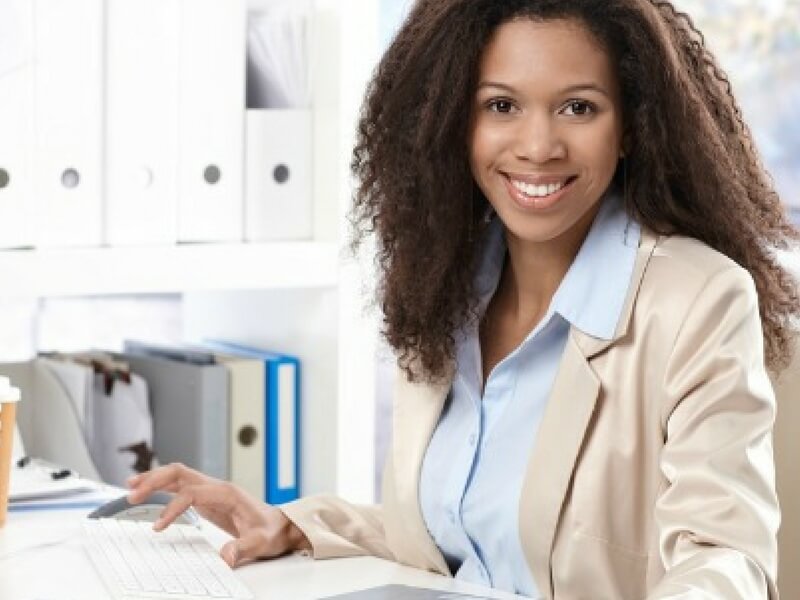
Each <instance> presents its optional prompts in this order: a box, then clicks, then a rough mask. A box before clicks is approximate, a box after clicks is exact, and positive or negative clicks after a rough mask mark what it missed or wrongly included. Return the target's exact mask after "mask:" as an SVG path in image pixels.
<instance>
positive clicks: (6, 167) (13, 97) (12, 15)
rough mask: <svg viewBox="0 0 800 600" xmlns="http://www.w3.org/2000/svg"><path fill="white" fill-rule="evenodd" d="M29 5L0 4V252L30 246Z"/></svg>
mask: <svg viewBox="0 0 800 600" xmlns="http://www.w3.org/2000/svg"><path fill="white" fill-rule="evenodd" d="M33 57H34V49H33V5H32V4H31V2H30V0H3V2H0V248H16V247H22V246H32V245H33V244H34V231H33V215H34V211H33V206H32V203H33Z"/></svg>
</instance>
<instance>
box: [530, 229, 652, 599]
mask: <svg viewBox="0 0 800 600" xmlns="http://www.w3.org/2000/svg"><path fill="white" fill-rule="evenodd" d="M656 242H657V236H656V235H655V234H654V233H653V232H652V231H650V230H648V229H646V228H642V236H641V240H640V244H639V249H638V251H637V256H636V263H635V265H634V269H633V274H632V276H631V283H630V287H629V289H628V295H627V297H626V300H625V304H624V306H623V309H622V314H621V316H620V320H619V324H618V326H617V330H616V332H615V334H614V337H613V338H612V339H611V340H603V339H599V338H593V337H591V336H589V335H587V334H585V333H583V332H581V331H580V330H579V329H577V328H575V327H572V328H571V329H570V335H569V338H568V340H567V344H566V346H565V348H564V354H563V356H562V358H561V363H560V365H559V370H558V373H557V375H556V378H555V381H554V382H553V389H552V391H551V393H550V399H549V401H548V403H547V408H546V409H545V413H544V416H543V418H542V422H541V425H540V426H539V431H538V433H537V436H536V442H535V444H534V448H533V451H532V453H531V457H530V460H529V462H528V468H527V472H526V474H525V479H524V483H523V487H522V495H521V498H520V514H519V523H520V536H521V540H522V547H523V549H524V551H525V554H526V558H527V559H528V564H529V565H531V566H532V569H533V577H534V579H535V581H536V584H537V586H538V588H539V590H540V591H541V592H542V593H543V594H544V595H545V597H548V598H552V596H553V585H552V578H551V563H550V557H551V553H552V550H553V544H554V541H555V535H556V528H557V526H558V521H559V517H560V515H561V509H562V506H563V504H564V500H565V498H566V495H567V490H568V488H569V483H570V481H571V479H572V473H573V471H574V469H575V463H576V460H577V457H578V452H579V451H580V448H581V445H582V444H583V439H584V436H585V435H586V431H587V429H588V427H589V423H590V420H591V417H592V414H593V412H594V409H595V404H596V402H597V398H598V395H599V393H600V387H601V382H600V380H599V379H598V377H597V375H595V373H594V370H593V369H592V367H591V365H590V360H591V359H592V358H593V357H595V356H597V355H598V354H599V353H601V352H603V351H604V350H605V349H606V348H608V347H609V346H611V345H612V344H613V343H614V342H615V341H616V340H618V339H620V338H621V337H623V336H624V335H625V334H626V333H627V331H628V327H629V324H630V320H631V315H632V313H633V306H634V303H635V301H636V297H637V295H638V292H639V288H640V286H641V283H642V279H643V276H644V272H645V269H646V267H647V264H648V262H649V260H650V257H651V256H652V253H653V249H654V248H655V245H656ZM554 448H557V449H558V450H557V451H556V452H554V451H553V449H554Z"/></svg>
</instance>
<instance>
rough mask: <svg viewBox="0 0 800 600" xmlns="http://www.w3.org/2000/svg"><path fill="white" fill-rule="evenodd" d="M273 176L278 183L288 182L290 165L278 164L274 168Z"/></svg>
mask: <svg viewBox="0 0 800 600" xmlns="http://www.w3.org/2000/svg"><path fill="white" fill-rule="evenodd" d="M272 177H273V178H274V179H275V181H277V182H278V183H286V182H287V181H289V167H287V166H286V165H283V164H281V165H278V166H276V167H275V168H274V169H273V170H272Z"/></svg>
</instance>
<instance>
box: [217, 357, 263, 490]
mask: <svg viewBox="0 0 800 600" xmlns="http://www.w3.org/2000/svg"><path fill="white" fill-rule="evenodd" d="M214 357H215V358H216V360H217V362H218V363H219V364H222V365H224V366H225V368H226V369H227V370H228V382H229V396H228V399H229V402H230V407H229V408H230V437H229V444H230V481H231V482H233V483H235V484H236V485H238V486H239V487H241V488H242V489H244V490H245V491H247V492H249V493H250V494H252V495H253V496H254V497H255V498H258V499H259V500H265V501H266V500H267V482H266V473H267V466H266V435H265V426H266V422H267V417H266V403H265V401H264V399H265V398H266V395H267V390H266V381H267V375H266V367H265V363H264V361H263V360H260V359H255V358H246V357H242V356H236V355H234V354H225V353H221V352H215V353H214Z"/></svg>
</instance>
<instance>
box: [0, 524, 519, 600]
mask: <svg viewBox="0 0 800 600" xmlns="http://www.w3.org/2000/svg"><path fill="white" fill-rule="evenodd" d="M88 512H89V511H88V510H85V509H82V510H77V509H76V510H60V511H50V512H25V513H15V512H11V513H9V515H8V521H7V522H6V525H5V527H4V528H3V529H0V599H2V600H101V599H102V600H108V592H106V591H105V589H104V587H103V584H102V582H101V580H100V579H99V577H98V576H97V574H96V572H95V570H94V567H93V566H92V563H91V562H90V561H89V559H88V557H87V556H86V554H85V552H84V551H83V548H82V546H81V544H82V541H81V540H82V530H81V524H80V522H81V520H82V519H83V518H84V517H85V515H86V514H87V513H88ZM206 531H207V532H208V535H209V538H210V539H211V541H212V543H214V544H216V545H218V546H219V545H221V544H222V542H223V541H224V540H225V539H226V537H225V534H224V533H223V532H221V531H219V530H218V529H216V528H210V529H209V528H206ZM236 572H237V574H238V575H239V577H240V578H241V580H242V581H243V582H244V583H245V584H246V585H247V586H248V587H249V588H250V589H251V590H252V591H253V593H254V594H255V595H256V598H258V599H259V600H312V599H316V598H322V597H325V596H331V595H334V594H341V593H344V592H348V591H354V590H359V589H365V588H369V587H374V586H378V585H383V584H387V583H402V584H407V585H415V586H419V587H428V588H435V589H441V590H445V591H451V592H462V593H468V594H473V595H476V596H479V597H485V598H492V599H499V600H510V599H512V598H520V596H514V595H511V594H504V593H501V592H496V591H493V590H490V589H487V588H484V587H479V586H474V585H468V584H464V583H459V582H456V581H455V580H453V579H450V578H447V577H441V576H439V575H434V574H432V573H427V572H425V571H419V570H417V569H412V568H409V567H404V566H401V565H398V564H396V563H393V562H389V561H385V560H381V559H377V558H371V557H365V558H343V559H334V560H319V561H315V560H313V559H310V558H306V557H302V556H287V557H284V558H281V559H277V560H271V561H260V562H257V563H253V564H250V565H246V566H243V567H240V568H239V569H237V570H236Z"/></svg>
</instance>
